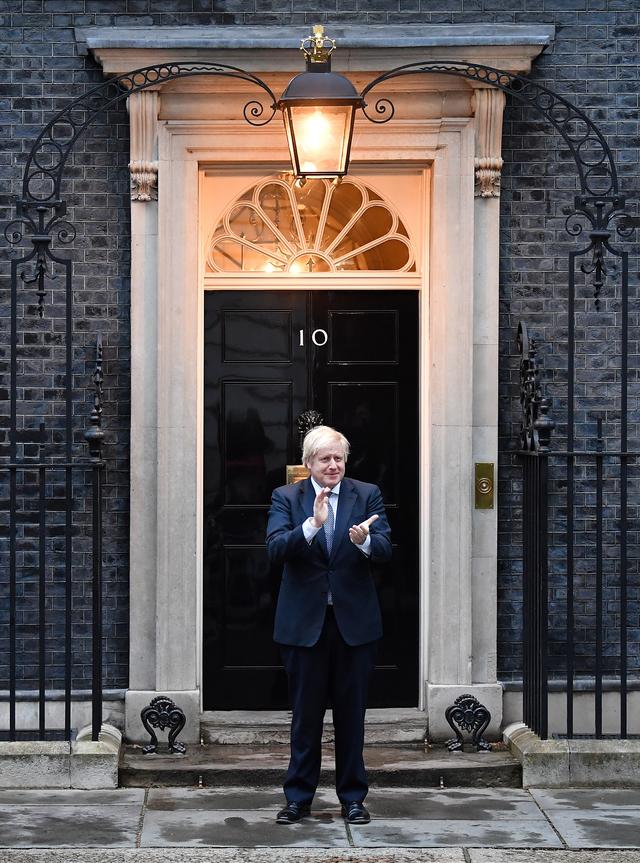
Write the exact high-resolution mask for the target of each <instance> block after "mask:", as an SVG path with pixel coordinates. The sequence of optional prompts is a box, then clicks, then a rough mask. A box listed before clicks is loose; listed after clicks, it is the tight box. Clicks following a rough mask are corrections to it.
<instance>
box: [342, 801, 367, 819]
mask: <svg viewBox="0 0 640 863" xmlns="http://www.w3.org/2000/svg"><path fill="white" fill-rule="evenodd" d="M342 817H343V818H346V819H347V821H348V822H349V824H368V823H369V821H371V815H369V810H368V809H367V808H366V806H365V805H364V803H360V802H358V801H357V800H354V801H353V802H352V803H343V804H342Z"/></svg>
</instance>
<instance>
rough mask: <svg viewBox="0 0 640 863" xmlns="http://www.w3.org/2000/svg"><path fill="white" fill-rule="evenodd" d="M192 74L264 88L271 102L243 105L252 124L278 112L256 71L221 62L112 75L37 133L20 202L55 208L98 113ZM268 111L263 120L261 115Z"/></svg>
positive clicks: (166, 65) (262, 122)
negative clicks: (74, 154) (72, 157)
mask: <svg viewBox="0 0 640 863" xmlns="http://www.w3.org/2000/svg"><path fill="white" fill-rule="evenodd" d="M195 75H214V76H223V77H229V78H238V79H240V80H242V81H246V82H247V83H250V84H253V85H254V86H256V87H258V88H260V89H262V90H263V91H264V92H265V94H266V95H267V96H268V98H269V105H268V106H267V107H265V105H264V104H263V103H261V102H259V101H257V100H255V99H254V100H251V101H250V102H248V103H247V105H245V107H244V111H243V115H244V117H245V119H246V120H247V122H249V123H252V125H258V126H263V125H265V124H266V123H269V122H270V121H271V120H272V119H273V117H274V116H275V114H276V110H277V108H276V97H275V94H274V93H273V91H272V90H271V88H270V87H269V86H268V84H266V83H265V82H264V81H263V80H262V79H261V78H259V77H258V76H257V75H254V74H252V73H251V72H247V71H246V70H244V69H240V68H238V67H237V66H228V65H226V64H223V63H205V62H201V63H160V64H158V65H155V66H145V67H143V68H140V69H135V70H133V71H132V72H128V73H126V74H125V75H120V76H118V77H117V78H112V79H111V80H109V81H106V82H104V83H102V84H99V85H98V86H97V87H93V88H92V89H91V90H89V91H87V92H86V93H84V94H83V95H82V96H79V97H78V98H77V99H74V100H73V101H72V102H71V103H70V104H69V105H67V107H65V108H63V109H62V110H61V111H59V112H58V113H57V114H56V115H55V116H54V117H53V119H52V120H50V121H49V123H48V124H47V125H46V126H45V127H44V129H43V130H42V132H40V134H39V135H38V137H37V139H36V141H35V143H34V145H33V147H32V149H31V152H30V153H29V156H28V157H27V162H26V165H25V170H24V177H23V184H22V203H23V205H26V204H28V203H29V204H30V203H35V202H38V203H45V202H46V203H48V204H49V205H50V206H55V202H56V201H57V200H58V199H59V198H60V183H61V179H62V174H63V171H64V167H65V164H66V162H67V159H68V157H69V153H70V152H71V150H72V149H73V146H74V144H75V142H76V141H77V139H78V137H79V136H80V135H81V134H82V133H83V132H84V131H85V129H86V128H87V126H89V125H90V124H91V123H92V122H93V121H94V119H95V118H96V117H97V116H98V115H99V114H100V113H102V112H104V111H107V110H109V108H111V107H113V106H114V105H115V104H116V103H117V102H119V101H120V100H122V99H125V98H126V97H128V96H130V95H131V94H132V93H136V92H138V91H140V90H146V89H148V88H149V87H157V86H158V84H162V83H165V82H167V81H172V80H175V79H176V78H186V77H190V76H195ZM266 111H270V112H271V113H270V114H268V116H267V117H266V119H260V121H259V122H256V119H257V118H262V117H263V115H264V114H265V112H266Z"/></svg>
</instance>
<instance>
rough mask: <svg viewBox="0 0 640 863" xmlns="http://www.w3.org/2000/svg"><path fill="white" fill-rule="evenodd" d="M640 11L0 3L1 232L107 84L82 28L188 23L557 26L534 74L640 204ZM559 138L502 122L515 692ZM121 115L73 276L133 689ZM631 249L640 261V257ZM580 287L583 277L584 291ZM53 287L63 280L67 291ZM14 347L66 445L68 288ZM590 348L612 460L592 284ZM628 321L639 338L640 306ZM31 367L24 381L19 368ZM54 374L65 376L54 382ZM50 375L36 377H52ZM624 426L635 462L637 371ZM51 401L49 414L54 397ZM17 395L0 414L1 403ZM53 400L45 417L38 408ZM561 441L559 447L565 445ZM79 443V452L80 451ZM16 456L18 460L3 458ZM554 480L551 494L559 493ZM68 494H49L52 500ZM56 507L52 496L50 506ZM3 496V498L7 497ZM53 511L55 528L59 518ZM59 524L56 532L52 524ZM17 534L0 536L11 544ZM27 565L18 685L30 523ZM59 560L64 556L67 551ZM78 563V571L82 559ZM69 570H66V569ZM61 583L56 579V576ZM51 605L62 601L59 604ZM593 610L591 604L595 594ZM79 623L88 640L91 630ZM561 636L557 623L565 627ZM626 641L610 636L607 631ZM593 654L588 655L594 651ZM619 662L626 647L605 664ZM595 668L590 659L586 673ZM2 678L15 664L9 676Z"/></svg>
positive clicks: (507, 543) (2, 363)
mask: <svg viewBox="0 0 640 863" xmlns="http://www.w3.org/2000/svg"><path fill="white" fill-rule="evenodd" d="M637 9H638V7H637V2H636V0H432V2H431V0H430V2H425V0H395V2H394V0H344V2H343V0H333V2H328V3H323V4H320V5H319V6H316V5H314V4H312V3H308V2H296V0H274V2H263V0H226V2H222V0H221V2H216V0H162V2H155V0H22V2H20V0H0V179H1V180H2V188H1V197H0V219H2V220H3V221H5V220H6V219H7V218H9V217H10V215H11V208H10V203H9V199H10V196H11V195H12V194H17V193H19V190H20V179H21V175H22V169H23V165H24V159H25V155H26V153H27V152H28V151H29V149H30V147H31V144H32V141H33V140H34V137H35V136H36V135H37V133H38V131H39V129H40V128H41V126H42V125H43V124H44V122H46V120H47V118H48V117H50V116H51V114H52V112H53V111H55V110H58V109H59V108H60V107H62V106H63V105H64V104H65V100H67V99H68V98H69V97H71V96H73V95H75V94H77V93H79V92H81V90H82V88H84V87H86V86H87V85H89V84H93V83H97V82H99V81H100V80H102V79H101V73H100V71H99V69H97V68H96V65H95V64H94V62H93V61H92V60H91V59H90V58H86V57H82V56H78V53H77V49H76V45H75V42H74V34H73V27H74V26H86V25H94V24H95V25H118V26H127V25H130V26H151V25H163V24H164V25H171V24H173V25H180V24H192V25H193V24H215V25H225V24H241V23H246V24H263V25H264V24H295V25H297V26H299V27H300V28H301V31H302V30H303V29H304V27H305V26H306V25H307V24H309V23H315V22H317V21H324V22H326V23H331V22H335V23H347V22H349V23H370V24H373V23H382V24H384V23H394V24H401V23H404V24H407V26H410V25H411V24H412V23H433V24H449V23H454V24H459V23H469V24H472V23H485V24H486V23H492V22H495V23H553V24H555V25H556V27H557V39H556V42H555V44H554V45H553V46H552V47H551V48H550V49H549V50H548V51H547V52H546V53H545V54H544V55H543V56H542V57H540V58H539V59H538V60H537V61H536V64H535V69H534V71H533V73H532V78H533V79H534V80H536V81H538V82H540V83H543V84H546V85H547V86H549V87H551V88H552V89H554V90H556V91H557V92H559V93H561V94H563V95H565V96H566V97H567V98H569V99H570V100H572V101H573V102H574V103H575V104H576V105H577V106H578V107H580V108H581V109H583V110H585V111H586V112H588V113H589V115H590V116H591V117H592V118H593V119H594V120H596V122H598V123H599V125H600V127H601V129H602V130H603V132H604V133H605V134H606V135H607V136H608V140H609V142H610V145H611V147H612V148H613V150H614V153H615V156H616V160H617V164H618V170H619V173H620V178H621V185H622V188H623V190H624V191H626V192H627V193H628V194H629V195H631V196H636V195H637V191H638V174H639V169H638V143H639V140H640V138H639V129H638V116H639V115H638V108H639V105H638V87H639V83H638V48H639V38H640V30H639V25H640V21H639V20H638V19H639V18H640V13H639V12H638V11H637ZM551 132H552V130H551V128H550V127H549V126H548V124H545V123H544V122H543V121H542V120H540V119H539V118H536V117H534V116H532V114H531V111H529V110H525V109H523V108H521V107H519V106H518V105H514V104H511V103H509V104H508V106H507V110H506V115H505V132H504V159H505V168H504V178H503V191H502V204H501V207H502V220H503V221H502V257H501V307H500V327H501V335H500V356H501V366H500V449H501V455H500V465H499V519H500V531H499V551H500V567H499V657H500V659H499V667H500V673H501V675H502V677H503V678H510V677H518V676H519V673H520V666H521V626H520V617H521V586H520V581H521V562H520V553H521V552H520V530H521V504H520V497H519V494H520V479H519V477H520V473H519V470H518V467H517V464H516V460H515V457H514V455H513V452H512V451H513V449H514V444H515V440H516V430H517V425H518V387H517V367H518V359H517V356H516V347H515V333H516V328H517V322H518V320H519V319H520V318H524V319H526V320H527V322H528V324H529V327H530V329H531V330H532V331H533V333H534V334H535V335H537V336H539V337H540V343H541V353H542V355H543V359H544V367H545V379H546V380H547V381H548V384H549V386H548V389H549V394H550V395H552V396H553V397H554V400H555V404H554V415H555V417H556V419H557V420H558V421H559V422H560V424H562V420H563V413H564V412H565V411H566V397H565V393H566V382H565V381H566V333H567V320H566V293H567V291H566V259H565V257H564V256H565V255H566V251H567V249H568V247H569V246H568V243H567V238H566V235H564V234H563V223H564V216H562V208H563V207H564V206H565V205H566V204H567V203H570V200H571V194H572V191H573V190H574V189H575V188H576V181H575V171H574V169H573V166H572V163H571V160H570V158H569V155H568V153H567V152H566V148H562V147H559V145H558V142H557V140H556V139H554V138H553V136H552V135H551ZM127 135H128V130H127V117H126V113H125V112H124V110H119V111H113V112H111V113H110V114H109V115H108V116H106V117H103V118H100V119H99V120H98V122H97V123H95V124H94V125H93V126H92V128H91V130H90V131H89V132H88V133H87V134H86V135H85V136H84V137H83V138H82V139H81V140H80V141H79V143H78V146H77V147H76V149H75V151H74V154H73V156H72V158H71V160H70V163H69V168H68V170H67V172H66V177H67V181H66V189H65V194H66V196H67V199H68V201H69V203H70V207H71V218H72V220H73V221H74V223H75V225H76V228H77V230H78V236H77V238H76V240H75V242H74V243H73V248H74V259H75V261H76V265H75V281H74V288H75V321H74V330H75V333H74V341H75V345H76V349H75V353H74V362H75V370H76V373H77V375H78V378H77V380H78V383H79V384H80V385H81V386H83V385H84V383H85V382H86V381H87V380H88V377H89V374H90V370H91V365H92V361H93V351H94V345H95V334H96V332H98V331H99V332H102V333H103V334H104V339H105V373H106V391H105V396H106V403H105V411H104V425H105V429H106V431H107V452H108V459H109V467H108V471H107V480H106V493H105V497H106V500H105V503H106V506H105V528H106V548H105V552H106V553H105V564H106V565H105V581H106V589H105V603H106V620H107V633H106V634H107V654H106V685H107V686H125V685H126V684H127V614H128V609H127V592H128V568H127V562H128V549H127V534H128V422H129V373H128V362H129V341H130V331H129V279H128V243H129V233H128V195H127V172H126V163H127V161H128V155H127V150H128V138H127ZM632 248H633V247H632ZM0 266H1V270H0V275H1V278H2V282H1V284H0V291H1V293H0V296H1V299H0V327H1V330H2V339H1V343H0V374H1V375H2V381H0V423H1V426H0V446H3V447H6V426H7V419H6V415H7V410H8V409H7V410H4V411H3V410H2V407H3V405H5V406H6V404H7V403H6V387H7V357H8V301H9V293H8V275H7V274H8V265H7V262H6V259H5V260H3V261H0ZM630 273H631V283H632V294H633V296H637V276H638V262H637V260H632V264H631V268H630ZM583 281H584V280H583ZM58 284H59V283H58ZM20 290H21V291H22V292H24V293H23V294H22V295H23V296H24V297H25V299H24V305H23V306H22V307H21V314H22V315H23V317H22V320H21V324H20V334H19V339H18V343H19V350H20V357H21V363H22V362H24V363H25V367H24V368H23V369H22V370H23V371H29V372H30V373H32V376H33V377H32V381H31V383H29V384H28V387H27V388H28V389H29V390H30V391H29V392H25V393H22V396H23V398H24V401H23V403H22V409H21V410H22V416H23V419H22V420H21V422H22V423H23V424H24V427H26V428H28V427H33V426H34V424H36V425H37V423H38V422H39V417H40V415H41V414H42V413H43V411H44V412H47V411H48V419H47V427H48V432H47V434H48V441H49V443H48V446H49V447H50V451H51V452H54V451H55V449H56V446H57V445H58V444H57V438H56V431H57V429H58V428H59V425H60V422H59V419H57V418H56V416H55V414H56V412H58V411H59V404H60V402H59V393H52V392H51V390H52V389H55V388H56V387H58V389H59V383H60V381H59V375H60V369H61V358H60V356H59V351H58V350H57V349H56V348H59V338H60V329H61V325H62V323H63V311H62V310H61V306H60V304H59V292H60V290H61V288H60V287H55V288H54V289H53V290H52V292H51V293H50V294H49V295H48V297H47V301H46V302H47V304H48V305H49V308H48V311H47V314H46V315H45V318H44V319H43V320H42V321H40V320H39V319H37V317H36V316H35V315H34V311H35V310H34V306H33V304H34V299H35V295H34V292H31V293H29V288H28V287H21V289H20ZM580 290H581V296H583V297H584V300H583V301H581V303H580V304H579V308H578V312H579V319H578V321H577V325H578V327H579V341H578V351H579V354H580V359H579V366H580V375H581V376H582V377H581V378H580V387H581V388H582V389H581V390H579V391H578V392H577V395H578V397H579V401H578V409H579V416H578V419H579V420H580V423H581V424H582V425H581V427H580V429H579V430H578V431H579V436H580V439H581V440H582V438H584V439H591V438H592V436H593V422H594V421H593V415H592V412H593V409H594V407H597V406H598V404H599V400H600V403H601V406H603V407H604V408H605V409H606V411H607V414H606V419H605V433H606V435H607V436H608V437H609V438H610V440H609V443H608V446H610V448H615V447H616V446H617V444H616V440H615V438H616V435H617V434H618V433H619V413H618V414H617V413H616V410H617V409H618V411H619V401H617V398H618V397H617V396H616V386H617V387H618V390H617V391H618V392H619V384H617V383H616V370H617V369H618V368H619V359H618V357H617V354H618V353H619V351H618V350H617V346H616V343H615V334H614V331H613V327H614V325H615V324H616V323H617V322H618V321H619V301H618V300H617V299H616V296H615V292H613V289H612V288H611V287H607V288H606V289H605V296H604V299H603V303H602V311H601V313H596V312H595V311H594V308H593V303H592V301H591V300H590V299H588V298H589V296H590V290H589V288H588V287H584V288H581V289H580ZM633 314H634V316H635V317H633V320H632V321H631V323H632V324H633V326H635V327H637V325H638V313H637V304H636V305H635V307H634V313H633ZM632 335H633V341H632V356H631V358H630V365H631V367H632V368H633V369H635V370H637V368H638V330H637V329H635V330H632ZM21 368H22V367H21ZM56 376H57V377H56ZM40 377H42V380H41V381H40ZM632 385H633V387H634V389H633V391H632V393H633V398H632V399H631V401H630V405H629V407H630V411H631V413H630V418H631V419H632V421H633V423H634V424H635V425H634V429H633V430H634V433H635V434H634V435H632V438H631V440H630V447H633V446H635V448H636V449H638V435H637V429H638V423H639V422H640V412H639V407H638V377H637V371H634V373H633V384H632ZM89 397H90V393H88V392H87V391H84V390H82V389H80V391H79V395H78V400H79V404H78V406H77V411H78V415H79V417H82V416H86V414H87V413H88V407H87V399H88V398H89ZM52 398H53V402H55V405H54V406H53V407H52V402H51V399H52ZM2 399H5V401H4V402H2V401H1V400H2ZM46 400H49V401H48V406H47V405H43V404H42V402H44V401H46ZM562 434H563V429H562V428H560V433H559V434H558V436H557V439H558V445H562ZM79 445H80V444H79ZM3 452H5V453H6V449H4V450H3ZM561 486H562V476H561V475H560V474H559V475H558V480H557V487H556V489H555V490H556V491H557V490H559V489H561ZM614 486H615V480H614V479H613V478H612V479H611V480H609V481H608V485H607V487H606V489H605V504H606V506H607V507H608V509H607V518H608V521H607V523H606V530H607V535H606V539H607V541H608V543H609V545H608V554H609V556H608V563H607V570H606V577H607V585H606V595H605V599H606V609H605V612H606V614H607V623H608V625H613V624H615V623H616V620H615V611H614V609H613V606H611V602H612V601H614V600H615V597H616V596H617V593H616V591H617V589H618V575H617V573H616V567H615V561H614V558H613V556H612V555H613V553H614V552H615V549H616V547H617V544H618V538H617V536H616V531H615V519H616V518H617V516H618V512H617V510H616V502H615V495H614V492H615V488H614ZM56 488H58V490H59V480H58V482H57V485H56V480H55V477H54V478H53V479H52V483H51V488H50V492H51V496H53V497H55V495H56ZM637 488H638V484H637V481H636V482H635V483H634V485H633V486H632V493H633V495H635V497H633V500H632V503H633V507H634V508H633V510H632V512H631V513H630V515H631V516H632V521H631V527H632V532H631V536H630V538H631V539H632V540H633V541H634V542H635V543H636V545H635V548H636V551H635V552H634V554H635V557H634V559H633V560H632V562H631V568H632V578H633V584H632V591H631V593H632V596H631V598H632V600H633V603H632V606H631V608H630V623H631V624H633V628H634V633H633V641H634V645H633V653H634V655H635V656H637V654H638V642H639V641H640V624H639V620H638V616H639V603H640V596H639V595H638V586H637V585H638V569H637V566H638V559H637V540H638V522H637V516H638V511H637V507H638V500H637ZM580 493H581V497H580V499H579V501H578V502H579V504H580V506H581V507H582V510H581V511H580V518H581V521H580V524H581V530H582V533H583V535H582V536H581V539H580V543H581V545H580V548H581V551H580V555H581V557H582V563H581V569H580V573H581V574H580V578H581V580H582V582H583V583H582V584H581V585H580V589H581V591H582V592H581V594H580V603H581V604H580V605H579V610H580V613H581V620H580V623H581V634H582V637H583V641H584V644H585V645H588V644H589V643H591V642H592V641H593V606H592V604H591V602H590V600H589V599H588V592H587V593H585V592H584V590H585V585H588V584H589V583H590V581H591V580H592V570H593V567H592V564H591V563H590V559H591V557H592V551H593V549H592V546H591V545H590V544H589V543H590V542H591V539H590V538H589V537H588V536H586V534H585V528H586V527H588V526H589V525H590V524H591V523H592V522H593V493H592V491H591V490H589V489H586V488H583V487H581V489H580ZM48 494H49V492H48ZM0 496H2V497H3V498H4V499H5V500H6V485H5V487H4V488H3V490H2V491H1V492H0ZM557 500H558V504H557V507H556V508H555V510H554V511H553V514H552V516H553V526H554V531H555V534H554V541H555V542H556V544H557V548H556V549H555V550H554V551H553V576H554V578H556V579H560V577H561V575H562V571H563V556H562V551H561V542H562V531H563V518H564V515H563V509H562V502H561V501H560V500H559V499H557ZM87 505H88V504H87V501H86V499H85V495H84V493H83V492H82V487H81V485H79V486H78V493H77V503H76V515H75V516H74V519H75V525H76V528H77V531H78V533H81V527H82V523H83V520H86V518H87ZM59 517H60V516H59V514H58V515H55V516H54V515H52V516H51V518H52V519H53V520H54V521H55V519H59ZM52 523H53V522H52ZM6 524H7V522H6V520H3V521H2V523H1V524H0V530H4V532H5V535H6ZM20 536H21V542H22V543H23V545H22V546H21V548H22V550H23V551H22V552H21V553H24V554H25V555H26V557H25V558H24V559H22V558H21V561H20V562H21V565H22V566H23V569H22V571H21V577H20V582H19V585H18V593H19V597H20V602H21V605H20V609H21V611H20V616H19V620H18V623H19V626H20V627H21V629H20V637H21V639H22V640H21V645H22V647H23V656H22V658H21V663H20V669H19V674H20V679H21V681H22V685H24V686H27V685H30V683H33V673H34V666H33V663H32V658H33V649H34V641H33V624H34V621H35V617H34V615H35V610H34V600H33V598H34V596H35V594H36V591H35V583H34V578H35V569H34V559H33V554H34V548H35V547H37V546H34V543H36V542H37V540H36V538H35V536H34V527H33V525H32V524H31V525H30V524H29V523H26V524H24V525H21V527H20ZM51 543H52V546H51V549H50V551H51V554H53V555H55V554H58V555H59V551H60V550H59V548H57V547H56V546H55V538H52V539H51ZM74 543H75V544H74V580H75V584H76V588H75V598H74V608H75V612H74V621H75V625H76V626H77V634H78V635H87V636H88V634H89V629H88V627H87V620H86V619H85V617H84V615H85V613H86V608H87V605H88V601H89V599H90V592H89V590H88V585H87V560H88V557H86V555H87V550H86V549H85V548H84V546H83V541H82V539H81V537H78V538H77V539H75V540H74ZM83 555H84V557H83ZM57 559H58V560H59V558H57ZM6 562H7V557H6V554H5V553H4V552H3V551H2V550H1V549H0V591H1V593H0V597H1V599H0V688H3V687H4V686H6V674H5V673H3V672H2V668H3V663H5V660H6V643H7V642H6V638H7V633H8V616H7V605H6V579H7V570H6ZM60 577H61V576H60V572H59V569H54V570H52V573H51V579H52V580H53V581H56V579H58V580H59V578H60ZM53 592H54V593H55V590H54V591H53ZM584 597H587V598H584ZM555 600H556V605H555V606H554V613H555V614H559V615H560V616H561V614H562V608H563V603H564V596H563V593H562V586H561V584H559V586H558V588H557V591H556V594H555ZM59 614H60V611H59V608H58V605H57V604H56V601H55V599H52V600H51V604H50V608H49V610H48V615H49V618H48V619H49V620H50V631H49V641H48V649H50V650H51V656H50V657H49V658H50V662H51V680H52V682H54V683H56V682H57V683H59V680H60V676H59V669H58V671H54V670H53V669H54V667H55V666H56V657H57V656H58V657H59V655H60V650H61V641H60V639H61V630H60V621H59ZM83 627H85V630H86V631H85V630H83ZM558 627H559V629H558V631H560V629H561V620H560V618H559V619H558ZM612 638H613V640H614V641H615V632H613V633H612ZM584 652H588V650H587V649H586V648H585V649H584ZM611 653H612V657H613V658H612V660H611V662H612V666H615V662H616V660H615V654H616V648H615V646H614V647H613V648H612V650H611ZM84 658H85V656H84V654H83V655H82V656H78V657H77V662H76V676H75V682H76V683H77V684H78V685H81V684H82V683H84V682H86V674H85V671H86V665H85V664H84ZM586 667H588V662H587V663H586V664H585V668H586ZM5 668H6V666H5Z"/></svg>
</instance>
